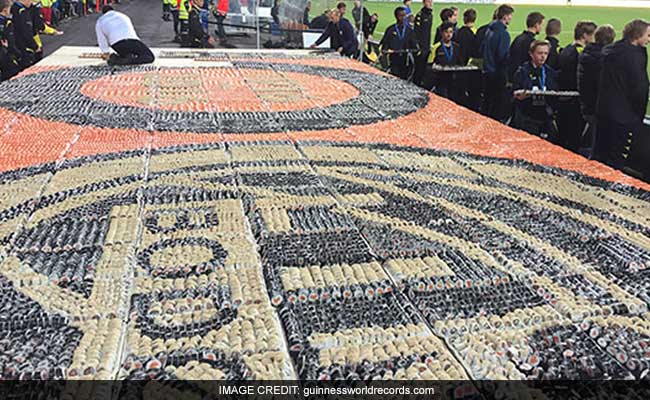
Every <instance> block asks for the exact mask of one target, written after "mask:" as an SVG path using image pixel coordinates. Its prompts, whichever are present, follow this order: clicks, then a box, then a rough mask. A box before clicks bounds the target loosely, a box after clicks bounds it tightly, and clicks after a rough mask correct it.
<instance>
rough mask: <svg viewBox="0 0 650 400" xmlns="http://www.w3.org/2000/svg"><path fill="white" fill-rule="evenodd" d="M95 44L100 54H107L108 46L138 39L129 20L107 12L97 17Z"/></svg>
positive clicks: (115, 12) (119, 13)
mask: <svg viewBox="0 0 650 400" xmlns="http://www.w3.org/2000/svg"><path fill="white" fill-rule="evenodd" d="M95 32H96V33H97V44H99V48H100V50H101V51H102V53H109V52H110V51H111V48H110V46H112V45H114V44H115V43H117V42H119V41H120V40H125V39H138V40H139V39H140V38H139V37H138V34H137V33H135V29H134V28H133V23H131V18H129V17H128V16H127V15H125V14H122V13H121V12H118V11H109V12H107V13H106V14H104V15H102V16H101V17H99V19H98V20H97V24H96V25H95Z"/></svg>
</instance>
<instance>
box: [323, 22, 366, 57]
mask: <svg viewBox="0 0 650 400" xmlns="http://www.w3.org/2000/svg"><path fill="white" fill-rule="evenodd" d="M328 38H330V43H331V47H332V48H333V49H338V48H339V47H342V48H343V54H344V55H346V56H351V55H353V54H354V53H355V51H357V49H358V48H359V42H358V41H357V36H356V35H355V33H354V28H353V27H352V24H351V23H350V21H348V20H347V19H345V18H341V20H340V21H339V23H338V24H334V23H333V22H330V23H329V24H328V25H327V28H325V31H324V32H323V34H322V35H321V36H320V37H319V38H318V40H317V41H316V45H319V44H321V43H323V42H324V41H326V40H327V39H328Z"/></svg>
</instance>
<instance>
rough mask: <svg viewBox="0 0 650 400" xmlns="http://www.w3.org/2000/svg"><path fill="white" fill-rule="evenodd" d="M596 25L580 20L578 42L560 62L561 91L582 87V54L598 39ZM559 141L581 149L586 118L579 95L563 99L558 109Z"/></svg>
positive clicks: (575, 33) (575, 35)
mask: <svg viewBox="0 0 650 400" xmlns="http://www.w3.org/2000/svg"><path fill="white" fill-rule="evenodd" d="M596 28H597V26H596V24H595V23H593V22H591V21H580V22H578V23H577V24H576V27H575V29H574V31H573V37H574V42H573V44H570V45H569V46H567V47H565V48H564V49H562V51H561V52H560V56H559V57H558V62H559V65H560V90H564V91H574V92H575V91H577V90H578V57H579V56H580V54H581V53H582V51H583V50H584V48H585V46H586V45H587V44H588V43H592V42H593V41H594V34H595V33H596ZM557 124H558V130H559V144H560V145H561V146H562V147H564V148H566V149H568V150H571V151H574V152H577V151H578V150H579V148H580V141H581V137H582V131H583V130H584V127H585V121H584V120H583V119H582V115H581V114H580V101H579V100H578V99H577V98H575V97H568V98H564V99H560V100H559V106H558V112H557Z"/></svg>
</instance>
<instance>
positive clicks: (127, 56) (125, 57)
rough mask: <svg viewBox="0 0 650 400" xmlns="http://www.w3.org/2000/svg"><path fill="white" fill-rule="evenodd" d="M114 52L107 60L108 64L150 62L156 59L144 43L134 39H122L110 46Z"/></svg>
mask: <svg viewBox="0 0 650 400" xmlns="http://www.w3.org/2000/svg"><path fill="white" fill-rule="evenodd" d="M111 47H112V48H113V50H115V52H116V53H117V55H116V54H112V55H111V58H110V59H109V60H108V63H109V64H110V65H138V64H151V63H152V62H154V60H155V59H156V58H155V57H154V55H153V53H152V52H151V50H149V48H148V47H147V45H146V44H144V43H142V42H141V41H140V40H136V39H124V40H120V41H119V42H117V43H115V44H113V45H112V46H111Z"/></svg>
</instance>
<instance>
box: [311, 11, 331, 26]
mask: <svg viewBox="0 0 650 400" xmlns="http://www.w3.org/2000/svg"><path fill="white" fill-rule="evenodd" d="M329 22H330V21H329V18H327V15H325V14H321V15H319V16H318V17H315V18H314V19H312V20H311V23H310V24H309V29H325V28H327V25H328V24H329Z"/></svg>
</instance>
